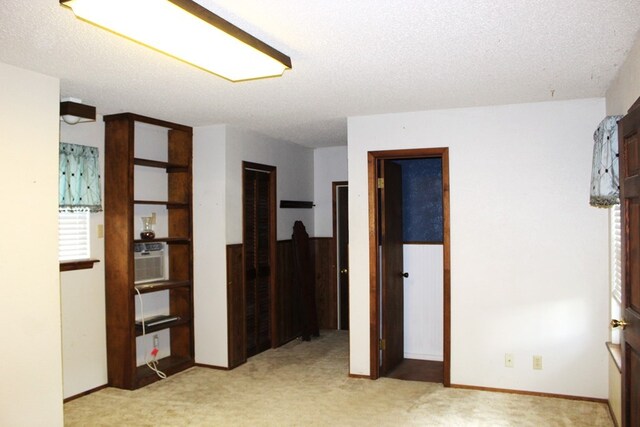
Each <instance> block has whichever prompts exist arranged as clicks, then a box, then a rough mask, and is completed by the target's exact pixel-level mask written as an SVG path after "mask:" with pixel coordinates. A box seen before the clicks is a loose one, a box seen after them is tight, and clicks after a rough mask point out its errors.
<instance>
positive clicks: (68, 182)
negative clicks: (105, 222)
mask: <svg viewBox="0 0 640 427" xmlns="http://www.w3.org/2000/svg"><path fill="white" fill-rule="evenodd" d="M59 161H60V168H59V175H58V179H59V186H58V189H59V191H58V205H59V209H60V210H61V211H73V212H78V211H89V212H100V211H101V210H102V195H101V191H100V163H99V161H98V149H97V148H96V147H89V146H86V145H78V144H69V143H66V142H61V143H60V158H59Z"/></svg>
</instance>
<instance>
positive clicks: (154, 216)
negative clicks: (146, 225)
mask: <svg viewBox="0 0 640 427" xmlns="http://www.w3.org/2000/svg"><path fill="white" fill-rule="evenodd" d="M155 223H156V213H155V212H151V224H155Z"/></svg>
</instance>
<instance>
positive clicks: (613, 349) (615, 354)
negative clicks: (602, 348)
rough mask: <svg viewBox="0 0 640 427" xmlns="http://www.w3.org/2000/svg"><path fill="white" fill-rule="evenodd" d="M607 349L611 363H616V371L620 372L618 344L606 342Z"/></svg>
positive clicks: (620, 363) (620, 355) (620, 362)
mask: <svg viewBox="0 0 640 427" xmlns="http://www.w3.org/2000/svg"><path fill="white" fill-rule="evenodd" d="M607 349H608V350H609V354H610V355H611V358H612V359H613V361H614V362H615V363H616V367H617V368H618V371H621V372H622V370H621V367H622V353H621V352H620V344H613V343H610V342H608V343H607Z"/></svg>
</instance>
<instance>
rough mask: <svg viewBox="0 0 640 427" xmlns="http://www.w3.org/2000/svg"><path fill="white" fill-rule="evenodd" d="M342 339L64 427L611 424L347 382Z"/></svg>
mask: <svg viewBox="0 0 640 427" xmlns="http://www.w3.org/2000/svg"><path fill="white" fill-rule="evenodd" d="M347 341H348V335H347V333H345V332H337V331H323V332H322V336H321V337H320V338H319V339H314V340H313V341H311V342H300V341H295V342H291V343H289V344H287V345H285V346H283V347H281V348H279V349H276V350H269V351H267V352H264V353H262V354H260V355H258V356H255V357H253V358H251V359H250V360H249V362H247V363H246V364H245V365H242V366H241V367H239V368H236V369H234V370H232V371H228V372H227V371H219V370H212V369H206V368H192V369H190V370H188V371H185V372H183V373H180V374H178V375H174V376H173V377H170V378H168V379H166V380H164V381H160V382H156V383H154V384H152V385H150V386H147V387H145V388H142V389H140V390H136V391H124V390H118V389H114V388H107V389H104V390H101V391H99V392H97V393H94V394H91V395H89V396H86V397H83V398H80V399H76V400H74V401H71V402H69V403H67V404H65V407H64V412H65V425H69V426H186V425H190V426H536V427H537V426H611V425H612V422H611V419H610V417H609V413H608V410H607V407H606V405H604V404H599V403H593V402H582V401H573V400H566V399H551V398H542V397H532V396H523V395H514V394H506V393H490V392H482V391H474V390H460V389H450V388H444V387H442V386H441V385H438V384H430V383H420V382H412V381H400V380H393V379H388V378H382V379H379V380H377V381H371V380H367V379H352V378H348V377H347V370H348V368H347V366H348V343H347Z"/></svg>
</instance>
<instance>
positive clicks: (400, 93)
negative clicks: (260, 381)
mask: <svg viewBox="0 0 640 427" xmlns="http://www.w3.org/2000/svg"><path fill="white" fill-rule="evenodd" d="M132 1H135V0H132ZM198 3H201V4H202V5H203V6H205V7H207V8H209V9H210V10H212V11H213V12H215V13H217V14H219V15H220V16H222V17H223V18H225V19H227V20H228V21H230V22H232V23H234V24H235V25H237V26H239V27H240V28H242V29H244V30H245V31H247V32H249V33H251V34H253V35H254V36H256V37H258V38H260V39H262V40H263V41H265V42H267V43H268V44H271V45H272V46H273V47H275V48H276V49H278V50H280V51H282V52H283V53H285V54H287V55H289V56H290V57H291V60H292V63H293V69H292V70H290V71H287V72H285V74H284V76H283V77H281V78H276V79H266V80H258V81H249V82H242V83H230V82H228V81H226V80H223V79H221V78H219V77H216V76H215V75H212V74H209V73H207V72H205V71H202V70H200V69H197V68H195V67H192V66H190V65H187V64H184V63H182V62H179V61H177V60H174V59H172V58H169V57H167V56H164V55H162V54H160V53H158V52H155V51H153V50H151V49H148V48H145V47H143V46H140V45H137V44H135V43H132V42H130V41H128V40H126V39H124V38H121V37H118V36H116V35H114V34H112V33H109V32H107V31H104V30H102V29H99V28H97V27H94V26H92V25H90V24H87V23H85V22H83V21H80V20H78V19H76V18H75V16H74V15H73V12H72V11H71V10H70V9H67V8H65V7H62V6H60V5H59V3H58V1H57V0H29V1H24V0H2V3H1V6H2V12H1V14H0V61H1V62H5V63H8V64H13V65H16V66H19V67H23V68H27V69H31V70H34V71H38V72H41V73H44V74H48V75H52V76H56V77H59V78H60V79H61V95H62V96H73V97H77V98H81V99H83V101H84V102H85V103H88V104H91V105H95V106H96V107H97V109H98V113H99V114H113V113H118V112H124V111H131V112H135V113H138V114H143V115H147V116H151V117H156V118H159V119H164V120H169V121H173V122H177V123H182V124H186V125H190V126H203V125H210V124H218V123H229V124H233V125H237V126H242V127H246V128H250V129H253V130H256V131H258V132H260V133H263V134H265V135H268V136H271V137H274V138H278V139H284V140H287V141H292V142H295V143H299V144H302V145H306V146H311V147H321V146H334V145H344V144H346V141H347V120H346V118H347V117H349V116H358V115H366V114H375V113H393V112H404V111H416V110H427V109H436V108H452V107H467V106H479V105H496V104H508V103H521V102H535V101H547V100H554V99H558V100H560V99H573V98H585V97H600V96H603V95H604V93H605V90H606V88H607V87H608V85H609V84H610V82H611V81H612V80H613V78H614V77H615V75H616V72H617V70H618V68H619V66H620V65H621V63H622V62H623V60H624V58H625V57H626V55H627V53H628V51H629V49H630V48H631V46H632V44H633V41H634V39H635V37H636V36H637V35H638V30H639V28H640V19H638V17H639V16H640V1H638V0H600V1H596V0H572V1H569V0H566V1H564V0H485V1H481V0H475V1H474V0H447V1H444V0H396V1H392V0H348V1H346V0H323V1H304V0H269V1H264V0H200V1H198ZM167 30H168V31H170V29H167ZM2 84H6V83H2Z"/></svg>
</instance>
